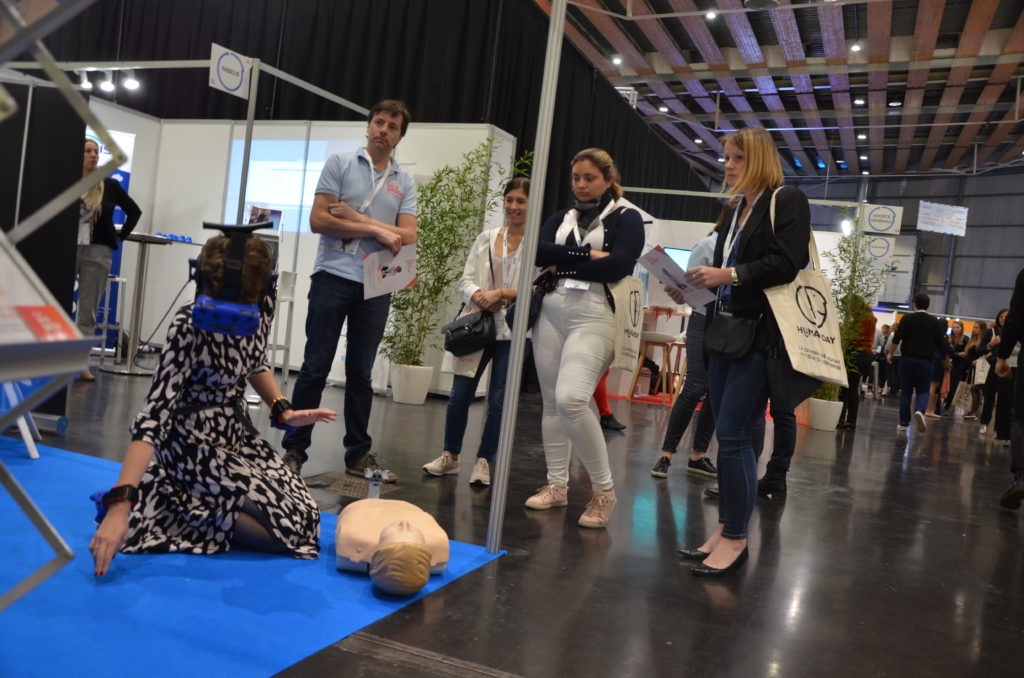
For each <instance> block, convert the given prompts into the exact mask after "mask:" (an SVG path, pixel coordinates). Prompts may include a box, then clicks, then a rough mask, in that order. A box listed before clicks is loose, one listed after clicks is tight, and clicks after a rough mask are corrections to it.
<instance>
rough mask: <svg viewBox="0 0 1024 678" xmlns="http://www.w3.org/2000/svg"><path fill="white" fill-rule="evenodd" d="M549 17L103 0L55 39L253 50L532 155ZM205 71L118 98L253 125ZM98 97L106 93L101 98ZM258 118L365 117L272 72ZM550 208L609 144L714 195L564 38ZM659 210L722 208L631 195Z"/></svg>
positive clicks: (659, 182)
mask: <svg viewBox="0 0 1024 678" xmlns="http://www.w3.org/2000/svg"><path fill="white" fill-rule="evenodd" d="M548 23H549V19H548V17H547V16H546V15H545V14H544V12H543V11H542V10H541V9H540V8H539V7H538V6H537V5H536V3H535V2H534V1H533V0H490V1H487V2H481V1H480V0H347V1H345V2H337V1H335V0H176V1H175V2H166V1H165V0H100V1H99V2H97V3H96V4H95V5H94V6H93V7H91V8H90V9H89V10H87V11H86V12H84V13H83V14H82V15H81V17H80V18H78V19H77V20H76V21H74V22H73V23H71V24H69V25H68V26H65V27H64V28H62V29H61V30H60V31H58V32H57V33H55V34H54V35H52V36H50V37H49V38H48V39H47V43H48V45H49V47H50V48H51V50H53V52H54V54H55V55H56V56H57V58H58V59H60V60H67V61H86V60H96V61H107V60H110V61H113V60H153V59H208V58H209V56H210V43H211V42H216V43H218V44H221V45H224V46H226V47H229V48H230V49H233V50H236V51H238V52H240V53H242V54H245V55H247V56H251V57H256V58H259V59H261V60H262V61H264V62H266V63H268V64H270V65H272V66H276V67H278V68H280V69H282V70H284V71H286V72H288V73H291V74H293V75H295V76H297V77H299V78H302V79H304V80H306V81H308V82H311V83H313V84H315V85H318V86H320V87H323V88H324V89H327V90H328V91H331V92H335V93H337V94H339V95H340V96H343V97H345V98H346V99H349V100H350V101H353V102H356V103H358V104H361V105H363V106H369V105H371V104H372V103H373V102H375V101H377V100H379V99H383V98H392V97H393V98H400V99H403V100H405V101H406V102H407V103H408V104H409V107H410V109H411V110H412V113H413V121H414V124H415V122H416V121H420V122H463V123H479V122H486V123H492V124H494V125H496V126H498V127H500V128H502V129H504V130H506V131H508V132H510V133H511V134H514V135H515V136H516V138H517V139H518V143H519V149H518V150H519V153H520V154H521V153H523V152H525V151H527V150H531V149H532V147H533V144H534V138H535V135H536V128H537V107H538V105H539V102H540V88H541V80H542V77H543V70H544V56H545V54H544V53H545V47H546V40H547V31H548ZM207 77H208V75H207V72H206V71H205V70H201V69H196V70H190V71H160V72H158V71H145V72H144V73H143V74H142V76H141V77H140V79H141V80H142V81H143V88H141V89H140V90H138V91H137V92H135V93H132V92H125V91H123V90H118V93H117V94H116V95H115V96H116V97H117V100H118V103H120V104H123V105H126V106H129V107H131V108H135V109H137V110H140V111H143V112H145V113H149V114H151V115H155V116H158V117H162V118H233V119H236V120H237V119H243V118H244V117H245V114H246V103H245V101H243V100H242V99H238V98H236V97H233V96H230V95H227V94H223V93H220V92H216V91H215V90H212V89H210V88H209V86H208V85H207ZM96 96H106V95H104V94H102V93H97V94H96ZM257 111H258V115H259V117H260V118H261V119H275V120H302V119H312V120H352V119H357V118H358V117H359V116H357V115H356V114H355V113H353V112H351V111H348V110H347V109H344V108H342V107H340V106H337V105H334V104H331V103H328V102H326V101H324V100H322V99H320V98H319V97H315V96H312V95H310V94H307V93H305V92H304V91H302V90H300V89H298V88H296V87H294V86H292V85H289V84H287V83H284V82H280V81H276V79H271V78H268V77H266V76H264V78H263V79H261V82H260V93H259V98H258V101H257ZM553 122H554V126H553V134H552V141H551V156H550V165H549V168H548V181H547V182H546V183H547V185H546V187H545V189H546V190H545V198H544V213H545V214H548V213H550V212H552V211H554V210H556V209H558V208H560V207H566V206H568V205H569V204H570V202H571V192H570V187H569V162H570V160H571V159H572V156H573V155H574V154H575V153H576V152H577V151H578V150H580V149H582V148H586V147H588V146H598V147H601V148H604V149H606V150H608V151H609V152H610V153H611V154H612V156H613V157H614V158H615V159H616V162H617V164H618V165H619V169H620V171H621V174H622V178H623V184H624V185H627V186H630V185H632V186H640V187H647V188H676V189H688V190H706V188H707V185H706V184H705V183H704V182H703V180H702V178H701V175H700V174H699V173H697V172H696V171H695V170H693V169H692V168H691V167H690V166H689V164H688V163H687V162H686V161H685V160H684V159H683V158H682V157H680V156H679V155H678V154H677V153H675V152H674V151H673V150H671V149H670V148H669V147H668V145H667V144H666V142H665V141H664V140H663V139H662V138H661V137H660V136H659V133H657V132H656V131H655V130H654V129H652V128H651V127H649V126H648V125H647V124H646V123H644V122H643V120H642V119H641V118H640V116H639V115H637V114H636V112H635V111H633V110H632V109H631V108H630V107H629V105H628V104H627V103H626V101H625V100H624V99H623V98H622V97H621V96H620V95H619V94H618V93H617V92H616V91H615V90H614V88H613V87H612V86H611V85H610V84H609V83H608V81H607V80H605V79H604V77H603V76H602V75H601V74H600V73H598V72H597V71H595V70H594V68H593V67H592V66H591V65H590V64H589V63H588V62H587V61H586V59H585V58H584V57H583V56H582V55H580V54H579V52H577V51H576V49H575V48H574V47H573V46H572V45H571V44H570V43H569V42H568V41H567V40H566V41H565V42H563V50H562V60H561V68H560V71H559V86H558V99H557V102H556V107H555V111H554V121H553ZM628 197H629V198H630V199H631V200H633V201H634V202H635V203H637V204H638V205H639V206H640V207H642V208H644V209H646V210H647V211H649V212H650V213H652V214H654V215H655V216H657V217H660V218H666V219H683V220H694V221H713V220H714V219H715V217H716V216H717V213H718V211H719V207H720V206H719V203H718V202H717V201H715V200H710V199H703V198H684V197H670V196H660V195H649V194H640V193H634V194H632V195H629V196H628Z"/></svg>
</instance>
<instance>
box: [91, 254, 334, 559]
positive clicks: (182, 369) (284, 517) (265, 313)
mask: <svg viewBox="0 0 1024 678" xmlns="http://www.w3.org/2000/svg"><path fill="white" fill-rule="evenodd" d="M229 247H230V240H229V239H228V238H227V237H223V236H221V237H215V238H211V239H210V241H209V242H207V243H206V245H205V246H204V247H203V251H202V254H200V258H199V277H200V279H201V285H202V287H203V292H204V294H207V295H209V296H211V297H213V298H217V297H218V296H219V294H220V292H221V290H222V289H223V286H224V277H225V268H226V263H227V261H228V259H229ZM243 262H244V265H243V267H242V273H241V284H240V287H241V289H240V298H239V299H238V302H239V303H241V304H258V305H259V327H258V329H257V330H256V332H255V333H253V334H252V335H251V336H239V335H230V334H221V333H219V332H214V331H209V330H205V329H199V328H197V327H195V326H194V325H193V322H192V308H193V305H191V304H190V305H188V306H184V307H182V308H181V309H180V310H179V311H178V313H177V315H176V316H175V318H174V321H173V322H172V323H171V327H170V329H169V330H168V332H167V341H166V343H165V344H164V348H163V352H162V353H161V355H160V365H159V367H158V368H157V370H156V373H155V374H154V375H153V385H152V387H151V388H150V391H149V396H148V397H147V399H146V404H145V407H143V408H142V411H141V412H139V414H138V416H137V417H136V418H135V423H134V424H133V425H132V428H131V433H132V442H131V444H130V445H129V446H128V452H127V454H126V455H125V459H124V463H123V465H122V467H121V475H120V477H119V478H118V485H117V486H116V487H115V488H114V489H113V490H111V491H110V492H108V493H107V494H106V495H105V497H104V504H105V505H106V506H107V513H106V516H105V517H104V518H103V521H102V522H101V523H100V526H99V529H97V530H96V534H95V535H94V536H93V539H92V542H91V543H90V545H89V550H90V551H91V552H92V555H93V561H94V563H95V574H96V576H102V575H104V574H106V572H107V570H108V569H109V567H110V562H111V560H112V559H113V557H114V555H115V554H116V553H117V552H118V551H123V552H124V553H170V552H178V553H196V554H211V553H219V552H221V551H227V550H230V549H232V548H235V549H239V548H241V549H249V550H259V551H267V552H271V553H282V554H288V555H290V556H292V557H293V558H310V559H312V558H316V557H317V552H318V551H319V544H318V541H319V537H320V512H319V511H318V510H317V506H316V502H314V501H313V498H312V497H311V496H310V494H309V491H308V490H307V489H306V485H305V483H303V481H302V479H301V478H300V477H299V476H298V475H296V474H295V473H293V472H292V471H291V470H289V469H288V468H287V467H285V465H284V464H283V463H282V462H281V458H280V457H279V456H278V455H277V454H276V452H275V451H274V448H273V447H271V445H270V443H268V442H267V441H265V440H263V439H262V438H261V437H260V435H259V433H258V432H257V431H256V429H255V428H254V427H253V425H252V422H251V421H250V420H249V417H248V414H247V411H246V406H245V401H244V398H243V396H244V393H245V382H246V380H248V382H249V383H250V384H252V387H253V388H254V389H255V390H256V392H257V393H258V394H259V395H260V397H261V398H263V400H264V402H266V403H267V404H268V405H270V406H271V411H272V412H273V416H276V417H277V423H278V424H283V425H287V426H305V425H307V424H313V423H317V422H330V421H334V420H335V419H336V417H337V415H336V414H335V413H334V412H332V411H331V410H327V409H315V410H298V411H296V410H292V409H290V406H289V405H288V402H287V400H285V399H284V397H283V396H282V395H281V390H280V389H279V388H278V386H277V383H276V381H275V380H274V377H273V373H272V372H271V371H270V369H269V367H268V366H267V364H266V362H265V358H266V352H267V335H268V334H269V332H270V325H271V321H272V319H273V317H274V297H273V293H272V292H271V291H269V290H268V284H267V281H268V279H269V276H270V269H271V255H270V250H269V248H268V247H267V246H266V244H264V243H263V242H262V241H260V240H259V239H258V238H255V237H251V238H248V239H247V240H246V242H245V254H244V259H243Z"/></svg>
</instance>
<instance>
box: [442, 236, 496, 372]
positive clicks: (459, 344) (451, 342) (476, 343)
mask: <svg viewBox="0 0 1024 678" xmlns="http://www.w3.org/2000/svg"><path fill="white" fill-rule="evenodd" d="M487 261H488V263H490V265H491V286H492V287H493V286H494V260H493V259H492V254H491V248H490V245H488V247H487ZM464 308H466V305H465V304H463V305H462V306H460V307H459V313H457V314H456V316H455V320H453V321H451V322H450V323H448V324H447V325H445V326H444V327H442V328H441V332H442V333H444V350H446V351H448V352H449V353H451V354H452V355H454V356H456V357H459V358H461V357H463V356H467V355H469V354H470V353H476V352H477V351H482V350H483V349H485V348H487V347H489V346H491V345H492V344H493V343H494V340H495V337H497V334H498V328H497V325H496V324H495V322H494V314H493V313H491V312H490V311H484V310H479V311H477V312H476V313H470V314H468V315H463V316H460V315H459V314H461V313H462V309H464Z"/></svg>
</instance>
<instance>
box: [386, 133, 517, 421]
mask: <svg viewBox="0 0 1024 678" xmlns="http://www.w3.org/2000/svg"><path fill="white" fill-rule="evenodd" d="M493 148H494V144H493V141H492V140H487V141H485V142H483V143H481V144H480V145H479V146H477V147H476V148H475V149H473V150H471V151H469V152H468V153H466V154H465V155H463V156H462V161H461V162H460V163H459V164H458V165H455V166H451V165H446V166H444V167H442V168H440V169H438V170H437V171H436V172H434V174H433V176H432V177H431V178H430V180H429V181H428V182H427V183H426V184H424V185H423V186H421V187H420V188H419V200H418V205H419V216H418V218H417V237H416V284H415V285H413V286H412V287H409V288H407V289H404V290H401V291H399V292H396V293H395V294H394V295H392V297H391V315H390V317H389V319H388V325H387V328H386V330H385V332H384V338H383V340H382V342H381V345H382V352H383V354H384V356H385V357H386V358H387V359H388V360H390V361H391V388H392V397H393V398H394V400H395V401H396V402H401V403H408V404H414V405H419V404H422V403H423V402H424V401H425V400H426V398H427V391H428V389H429V388H430V383H431V380H432V379H433V375H434V368H433V367H432V366H430V365H424V364H423V362H424V352H425V351H426V349H427V348H428V347H430V346H436V345H437V344H438V342H439V339H440V334H439V332H438V328H439V327H440V326H441V325H442V324H443V322H444V320H443V316H442V313H443V312H444V311H445V310H446V309H448V308H449V307H450V302H451V299H452V298H453V297H454V296H455V295H456V294H457V285H456V283H457V282H458V280H459V278H461V277H462V270H463V265H464V264H465V261H466V256H467V254H468V251H469V248H470V246H471V245H472V244H473V240H474V238H475V237H476V234H477V233H478V232H479V231H480V226H481V225H482V224H483V223H484V218H485V215H486V213H487V211H488V210H489V209H491V208H493V207H494V206H495V205H496V204H497V196H498V194H497V193H496V192H494V191H492V190H491V188H490V183H489V182H490V178H491V172H492V170H493V169H494V167H493V166H494V164H495V163H494V161H493V160H492V152H493Z"/></svg>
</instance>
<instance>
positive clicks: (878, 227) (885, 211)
mask: <svg viewBox="0 0 1024 678" xmlns="http://www.w3.org/2000/svg"><path fill="white" fill-rule="evenodd" d="M894 226H896V210H894V209H893V208H891V207H886V206H885V205H876V206H874V207H872V208H871V210H870V211H869V212H868V228H870V229H871V230H872V231H878V232H880V233H887V232H888V231H891V230H892V229H893V227H894Z"/></svg>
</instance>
